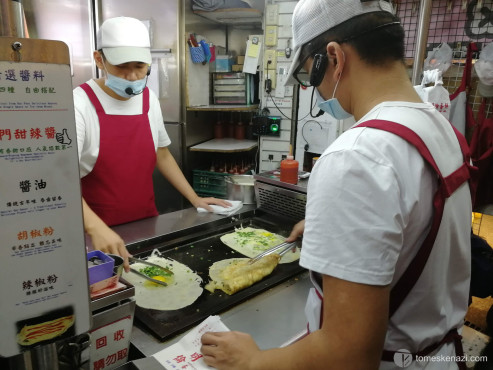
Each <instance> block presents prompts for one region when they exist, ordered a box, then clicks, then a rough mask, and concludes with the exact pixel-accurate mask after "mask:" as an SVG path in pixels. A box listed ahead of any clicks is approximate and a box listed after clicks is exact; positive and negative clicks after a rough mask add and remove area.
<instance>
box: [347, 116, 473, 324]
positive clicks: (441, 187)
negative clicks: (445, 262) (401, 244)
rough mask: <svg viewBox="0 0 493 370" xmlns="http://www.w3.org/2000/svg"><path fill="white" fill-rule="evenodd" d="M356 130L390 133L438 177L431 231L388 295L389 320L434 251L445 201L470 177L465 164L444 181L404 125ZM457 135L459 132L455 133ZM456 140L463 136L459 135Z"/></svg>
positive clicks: (374, 125)
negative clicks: (402, 140) (403, 142)
mask: <svg viewBox="0 0 493 370" xmlns="http://www.w3.org/2000/svg"><path fill="white" fill-rule="evenodd" d="M356 127H369V128H376V129H379V130H384V131H388V132H391V133H393V134H395V135H397V136H399V137H401V138H402V139H404V140H406V141H407V142H409V143H410V144H411V145H413V146H414V147H415V148H416V149H417V150H418V152H419V153H420V154H421V156H422V157H423V158H424V159H425V160H426V162H427V163H428V164H429V165H430V166H431V167H432V168H433V170H434V171H435V172H436V174H437V175H438V181H439V183H438V190H437V192H436V193H435V195H434V197H433V221H432V224H431V229H430V231H429V232H428V235H427V236H426V239H425V240H424V242H423V245H422V246H421V248H420V249H419V251H418V253H417V254H416V256H415V257H414V259H413V260H412V261H411V263H410V264H409V266H408V267H407V269H406V271H405V272H404V274H403V275H402V276H401V278H400V279H399V281H398V282H397V283H396V285H395V286H394V287H393V288H392V290H391V292H390V307H389V317H392V315H393V314H394V313H395V311H397V309H398V308H399V306H400V305H401V303H402V302H403V301H404V299H405V298H406V297H407V295H408V294H409V292H410V291H411V289H412V288H413V287H414V285H415V284H416V282H417V281H418V279H419V277H420V276H421V273H422V272H423V269H424V267H425V265H426V262H427V261H428V257H429V255H430V253H431V250H432V248H433V244H434V243H435V239H436V236H437V234H438V229H439V228H440V223H441V221H442V214H443V208H444V205H445V199H446V198H448V197H449V196H450V195H451V194H452V193H453V192H454V191H455V190H456V189H457V188H458V187H459V186H460V185H461V184H463V183H464V182H465V181H467V180H468V179H469V177H470V174H469V169H468V166H466V165H465V164H464V165H462V166H461V167H460V168H459V169H458V170H456V171H455V172H453V173H452V174H450V175H449V176H447V177H446V178H444V177H443V176H442V174H441V172H440V170H439V168H438V166H437V164H436V162H435V160H434V159H433V156H432V155H431V153H430V151H429V150H428V148H427V146H426V144H425V143H424V142H423V140H422V139H421V138H420V137H419V136H418V135H417V134H416V133H415V132H414V131H413V130H411V129H410V128H408V127H406V126H404V125H401V124H399V123H396V122H391V121H384V120H370V121H367V122H364V123H362V124H359V125H357V126H356ZM456 133H458V132H457V131H456ZM457 136H462V135H461V134H459V135H457ZM460 141H461V140H460V139H459V142H460ZM464 143H465V139H464ZM465 148H466V149H467V144H465ZM461 149H464V148H462V144H461ZM463 155H464V156H466V155H467V150H466V154H464V151H463Z"/></svg>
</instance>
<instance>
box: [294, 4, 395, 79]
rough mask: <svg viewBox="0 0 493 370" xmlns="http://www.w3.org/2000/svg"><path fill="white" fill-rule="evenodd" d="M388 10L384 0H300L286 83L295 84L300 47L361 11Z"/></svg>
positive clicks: (296, 9) (390, 8)
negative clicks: (292, 54)
mask: <svg viewBox="0 0 493 370" xmlns="http://www.w3.org/2000/svg"><path fill="white" fill-rule="evenodd" d="M381 11H387V12H390V13H392V14H393V13H394V11H393V8H392V5H391V3H390V2H389V1H385V0H372V1H368V0H367V1H365V0H300V1H299V2H298V4H297V5H296V7H295V9H294V12H293V19H292V24H293V52H294V57H293V61H292V63H291V66H290V68H289V72H288V78H287V82H286V85H293V84H295V83H297V82H296V79H295V78H294V77H293V72H294V71H295V70H296V68H297V67H298V65H299V63H300V54H301V47H302V46H303V45H304V44H306V43H307V42H309V41H311V40H313V39H314V38H315V37H317V36H319V35H321V34H322V33H324V32H326V31H328V30H330V29H332V28H334V27H335V26H337V25H339V24H341V23H343V22H345V21H347V20H349V19H351V18H354V17H356V16H358V15H362V14H366V13H372V12H381Z"/></svg>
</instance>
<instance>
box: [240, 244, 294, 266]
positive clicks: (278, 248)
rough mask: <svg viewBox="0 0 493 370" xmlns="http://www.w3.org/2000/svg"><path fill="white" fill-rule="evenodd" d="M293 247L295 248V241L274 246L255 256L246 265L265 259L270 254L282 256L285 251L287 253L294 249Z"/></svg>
mask: <svg viewBox="0 0 493 370" xmlns="http://www.w3.org/2000/svg"><path fill="white" fill-rule="evenodd" d="M295 246H296V242H295V241H294V242H291V243H287V242H284V243H281V244H279V245H276V246H275V247H272V248H269V249H267V250H266V251H264V252H262V253H260V254H258V255H256V256H255V257H253V258H252V259H250V261H248V264H249V265H251V264H252V263H255V262H257V261H258V260H259V259H261V258H262V257H265V256H267V255H269V254H272V253H276V254H278V255H280V256H282V255H284V254H285V253H286V252H287V251H289V250H290V249H292V248H294V247H295Z"/></svg>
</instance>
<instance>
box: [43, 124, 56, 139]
mask: <svg viewBox="0 0 493 370" xmlns="http://www.w3.org/2000/svg"><path fill="white" fill-rule="evenodd" d="M45 135H46V138H47V139H53V138H55V128H54V127H46V128H45Z"/></svg>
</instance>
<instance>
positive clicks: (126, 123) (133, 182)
mask: <svg viewBox="0 0 493 370" xmlns="http://www.w3.org/2000/svg"><path fill="white" fill-rule="evenodd" d="M81 88H82V89H83V90H84V91H85V92H86V94H87V96H88V97H89V99H90V100H91V103H92V104H93V105H94V108H95V109H96V112H97V114H98V118H99V128H100V139H99V140H100V143H99V154H98V158H97V160H96V163H95V165H94V168H93V170H92V171H91V172H90V173H89V174H87V175H86V176H85V177H83V178H82V179H81V185H82V196H83V197H84V199H85V201H86V202H87V204H88V205H89V207H91V209H92V210H93V211H94V212H95V213H96V214H97V215H98V216H99V217H100V218H101V219H102V220H103V221H104V222H105V223H106V224H107V225H108V226H112V225H119V224H123V223H126V222H130V221H135V220H139V219H142V218H147V217H152V216H157V215H158V212H157V210H156V205H155V202H154V187H153V182H152V173H153V171H154V168H155V166H156V149H155V147H154V141H153V139H152V133H151V127H150V124H149V117H148V115H147V113H148V112H149V90H148V88H145V89H144V92H143V100H142V114H139V115H135V116H121V115H108V114H106V113H105V111H104V109H103V106H102V105H101V103H100V102H99V100H98V98H97V96H96V94H95V93H94V91H93V90H92V89H91V87H90V86H89V85H88V84H83V85H81Z"/></svg>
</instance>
